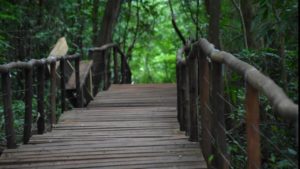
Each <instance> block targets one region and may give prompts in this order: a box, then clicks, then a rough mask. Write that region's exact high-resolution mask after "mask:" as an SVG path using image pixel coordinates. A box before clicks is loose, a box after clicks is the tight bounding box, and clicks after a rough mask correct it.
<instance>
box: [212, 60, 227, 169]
mask: <svg viewBox="0 0 300 169" xmlns="http://www.w3.org/2000/svg"><path fill="white" fill-rule="evenodd" d="M211 80H212V92H211V109H212V113H213V121H212V133H213V137H214V138H215V146H213V154H214V155H215V159H214V161H213V165H214V166H216V167H217V168H228V164H227V163H226V161H225V159H224V157H225V158H227V156H228V155H227V153H226V147H227V146H226V134H225V131H224V130H226V127H225V116H224V113H225V106H224V85H223V65H222V64H221V63H217V62H213V63H212V79H211Z"/></svg>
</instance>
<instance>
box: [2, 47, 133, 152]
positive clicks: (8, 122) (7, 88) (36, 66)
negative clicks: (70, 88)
mask: <svg viewBox="0 0 300 169" xmlns="http://www.w3.org/2000/svg"><path fill="white" fill-rule="evenodd" d="M110 49H113V52H114V53H113V54H114V55H113V56H114V64H113V67H114V68H113V69H114V71H113V75H114V76H113V77H114V80H113V82H114V83H116V84H118V83H131V72H130V69H129V65H128V63H127V60H126V57H125V55H124V54H123V53H122V52H121V50H120V49H119V47H118V46H117V45H116V44H107V45H103V46H102V47H100V48H91V49H90V52H89V54H90V55H91V54H95V53H96V54H97V52H100V53H101V54H103V55H101V56H99V57H102V56H103V57H102V58H103V61H102V62H101V63H100V64H101V65H102V68H103V69H102V71H101V72H98V73H94V74H93V75H94V76H97V75H100V76H101V81H103V84H104V85H103V88H102V89H103V90H107V89H108V88H109V86H110V84H111V76H112V73H111V72H110V65H111V62H110V55H109V52H110V51H109V50H110ZM117 54H120V56H121V57H120V60H121V65H119V63H118V58H117V56H118V55H117ZM67 61H69V62H70V61H74V62H75V63H74V65H75V66H74V67H75V70H74V71H75V86H76V95H75V97H76V105H75V107H83V106H84V103H83V100H84V96H83V86H84V84H82V83H84V82H81V80H80V66H79V65H80V55H79V54H74V55H66V56H61V57H58V56H56V57H48V58H47V59H40V60H36V59H32V60H30V61H28V62H21V61H18V62H11V63H8V64H4V65H0V74H1V77H2V92H3V104H4V105H3V108H4V117H5V118H4V119H5V135H6V141H7V148H8V149H12V148H16V147H17V142H16V132H15V128H14V113H13V110H12V85H11V76H10V73H11V72H12V71H13V70H14V69H21V70H24V72H25V97H24V103H25V118H24V132H23V143H24V144H27V143H28V142H29V139H30V137H31V135H32V123H33V122H32V99H33V83H34V81H33V77H35V75H36V77H37V81H38V83H37V112H38V114H39V115H38V119H37V133H38V134H43V133H44V132H45V128H46V126H45V125H46V120H45V119H46V115H48V116H49V120H50V122H49V123H50V128H52V126H53V124H55V123H56V104H57V101H56V100H57V98H56V96H57V94H58V93H57V88H58V87H57V84H59V85H60V96H61V97H60V99H59V100H60V103H61V105H60V106H61V110H62V112H63V111H65V110H66V81H67V80H66V79H65V78H66V77H65V76H66V70H65V66H66V62H67ZM57 62H59V66H60V69H59V74H57V72H56V71H57V70H56V63H57ZM91 62H92V61H91ZM98 64H99V63H98ZM48 66H49V68H50V73H49V76H50V78H49V79H50V96H49V97H50V98H49V99H50V110H49V111H50V112H49V114H48V113H47V114H46V113H45V105H44V98H45V80H46V79H47V78H46V77H45V75H46V74H47V73H45V72H46V71H45V70H46V68H47V67H48ZM119 67H121V69H119ZM119 70H121V73H119ZM119 74H121V75H122V76H121V81H120V78H119ZM58 75H59V76H60V83H57V76H58ZM82 80H85V79H82ZM72 83H73V82H72ZM91 83H93V82H91ZM69 99H70V98H69Z"/></svg>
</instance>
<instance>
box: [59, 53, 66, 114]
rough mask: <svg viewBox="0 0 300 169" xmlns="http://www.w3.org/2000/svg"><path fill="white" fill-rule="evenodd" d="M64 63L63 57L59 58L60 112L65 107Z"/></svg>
mask: <svg viewBox="0 0 300 169" xmlns="http://www.w3.org/2000/svg"><path fill="white" fill-rule="evenodd" d="M65 63H66V60H65V58H64V57H62V58H61V59H60V64H59V65H60V91H61V93H60V94H61V113H63V112H64V111H65V109H66V84H65Z"/></svg>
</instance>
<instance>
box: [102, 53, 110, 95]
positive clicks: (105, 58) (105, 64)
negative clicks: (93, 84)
mask: <svg viewBox="0 0 300 169" xmlns="http://www.w3.org/2000/svg"><path fill="white" fill-rule="evenodd" d="M108 55H109V51H108V49H106V50H105V51H104V52H103V56H102V57H103V88H102V89H103V90H107V84H108V82H107V81H108V70H107V68H108V65H107V60H108Z"/></svg>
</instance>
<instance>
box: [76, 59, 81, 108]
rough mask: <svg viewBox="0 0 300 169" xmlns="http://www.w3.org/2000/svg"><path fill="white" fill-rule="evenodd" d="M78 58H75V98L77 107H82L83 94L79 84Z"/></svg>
mask: <svg viewBox="0 0 300 169" xmlns="http://www.w3.org/2000/svg"><path fill="white" fill-rule="evenodd" d="M79 71H80V57H77V58H75V80H76V96H77V98H76V99H77V107H83V94H82V88H81V84H80V72H79Z"/></svg>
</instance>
